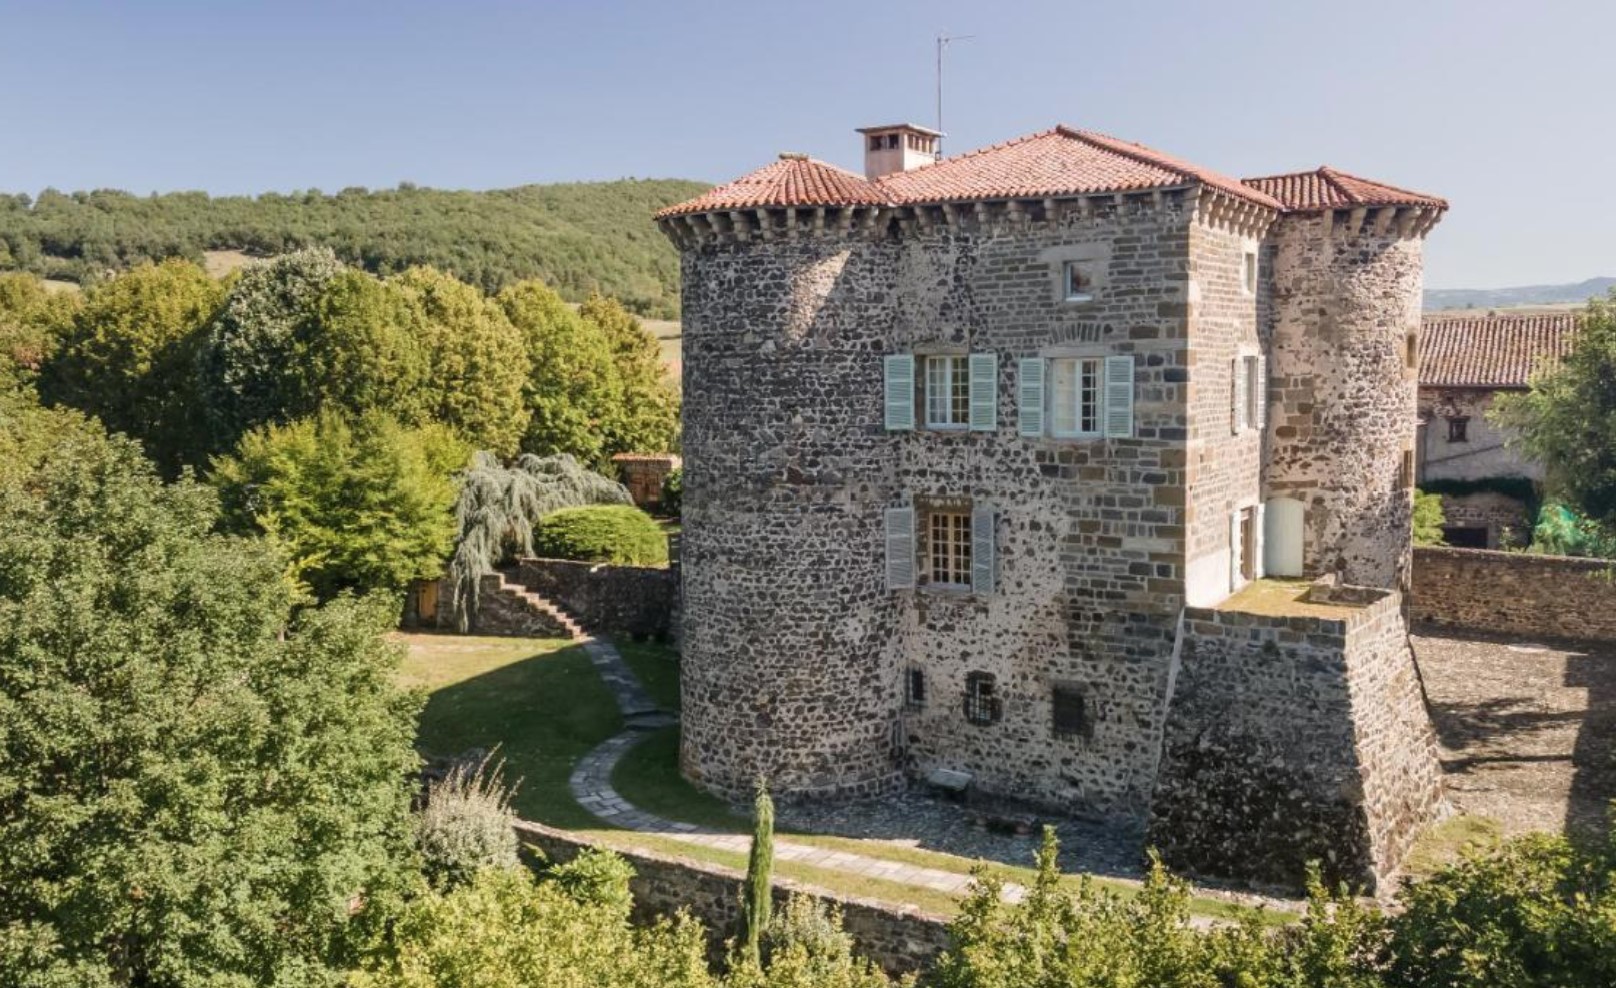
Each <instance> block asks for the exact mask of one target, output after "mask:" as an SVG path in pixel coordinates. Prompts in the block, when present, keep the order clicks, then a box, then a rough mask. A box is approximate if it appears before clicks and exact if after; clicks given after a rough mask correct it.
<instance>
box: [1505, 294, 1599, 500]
mask: <svg viewBox="0 0 1616 988" xmlns="http://www.w3.org/2000/svg"><path fill="white" fill-rule="evenodd" d="M1490 417H1491V418H1493V419H1494V420H1495V421H1496V422H1498V423H1500V424H1501V425H1503V426H1504V427H1505V428H1506V429H1508V430H1509V431H1510V432H1512V433H1513V437H1512V438H1511V439H1510V440H1509V442H1510V444H1511V445H1513V446H1516V447H1518V448H1519V449H1521V450H1522V451H1524V452H1525V453H1526V454H1527V455H1528V456H1529V457H1531V458H1532V459H1534V460H1536V461H1538V462H1539V463H1541V464H1543V466H1544V468H1545V470H1546V471H1547V474H1548V482H1547V486H1548V488H1549V491H1550V493H1551V494H1552V495H1553V496H1554V497H1556V498H1557V499H1558V500H1560V501H1563V502H1565V503H1566V504H1567V505H1569V506H1570V507H1572V508H1574V509H1575V510H1576V511H1577V512H1578V513H1580V514H1581V515H1583V516H1585V517H1586V518H1588V519H1589V520H1591V521H1593V522H1594V523H1595V524H1597V525H1599V526H1601V527H1602V528H1604V529H1605V530H1606V531H1607V532H1616V289H1613V290H1612V291H1611V294H1610V297H1609V298H1606V299H1595V300H1593V301H1590V302H1589V303H1588V310H1587V313H1586V315H1585V316H1584V318H1583V322H1582V328H1581V330H1580V331H1579V332H1578V333H1577V336H1576V340H1575V341H1574V342H1573V344H1572V347H1571V352H1570V353H1569V354H1567V355H1566V357H1565V359H1564V360H1563V361H1562V362H1561V363H1560V365H1559V366H1558V367H1555V368H1553V369H1551V370H1547V371H1544V372H1540V373H1538V374H1537V375H1536V376H1535V377H1534V378H1533V379H1532V387H1531V390H1529V391H1527V392H1525V393H1523V394H1517V395H1499V396H1498V398H1497V400H1496V401H1495V403H1494V408H1493V411H1492V412H1491V413H1490Z"/></svg>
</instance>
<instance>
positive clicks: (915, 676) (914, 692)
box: [903, 666, 926, 709]
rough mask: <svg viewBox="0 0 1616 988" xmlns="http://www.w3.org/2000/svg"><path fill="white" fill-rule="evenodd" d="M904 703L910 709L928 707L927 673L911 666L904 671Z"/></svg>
mask: <svg viewBox="0 0 1616 988" xmlns="http://www.w3.org/2000/svg"><path fill="white" fill-rule="evenodd" d="M903 702H904V703H905V704H906V705H907V706H910V707H913V708H915V709H919V708H921V707H924V706H925V705H926V672H925V670H923V669H921V668H919V667H917V666H910V667H909V668H908V669H906V670H905V671H904V677H903Z"/></svg>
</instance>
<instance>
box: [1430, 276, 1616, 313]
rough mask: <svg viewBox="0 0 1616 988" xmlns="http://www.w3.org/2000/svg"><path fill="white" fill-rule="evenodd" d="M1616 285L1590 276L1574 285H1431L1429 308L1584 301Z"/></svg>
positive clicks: (1555, 303) (1468, 307)
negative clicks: (1452, 286) (1494, 286)
mask: <svg viewBox="0 0 1616 988" xmlns="http://www.w3.org/2000/svg"><path fill="white" fill-rule="evenodd" d="M1612 287H1616V278H1589V279H1588V280H1587V281H1579V282H1577V283H1576V284H1574V285H1526V286H1523V287H1521V288H1428V289H1426V290H1425V309H1426V311H1427V312H1430V311H1433V310H1436V309H1508V308H1514V307H1517V306H1523V305H1581V304H1583V303H1584V302H1587V301H1588V300H1589V299H1590V298H1593V297H1594V296H1596V295H1599V296H1603V295H1604V294H1605V293H1606V292H1608V291H1610V290H1611V288H1612Z"/></svg>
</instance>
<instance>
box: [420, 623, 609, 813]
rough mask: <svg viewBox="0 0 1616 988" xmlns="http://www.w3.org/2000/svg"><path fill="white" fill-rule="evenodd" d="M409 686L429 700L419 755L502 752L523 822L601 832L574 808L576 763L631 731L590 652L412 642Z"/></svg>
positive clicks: (472, 640) (434, 639)
mask: <svg viewBox="0 0 1616 988" xmlns="http://www.w3.org/2000/svg"><path fill="white" fill-rule="evenodd" d="M399 638H400V639H401V640H402V641H403V642H404V643H405V644H406V645H407V646H408V647H409V655H408V656H407V657H406V659H405V661H404V668H403V670H402V680H403V682H404V683H405V684H406V685H408V686H412V687H418V688H421V689H423V690H425V691H426V692H427V703H426V708H425V709H424V710H423V711H422V712H421V726H420V737H419V747H420V749H421V750H422V751H423V752H425V753H427V754H432V755H458V754H460V753H462V752H464V751H467V750H469V749H471V748H484V749H489V750H492V749H494V748H496V747H497V748H498V749H499V757H500V758H503V759H504V760H505V772H504V776H505V779H506V780H507V781H509V782H514V783H516V784H517V790H516V797H515V799H514V800H513V804H514V806H515V808H516V812H517V814H518V815H520V816H521V817H522V818H523V819H527V820H533V821H536V822H538V823H545V824H549V825H551V826H555V827H566V828H574V829H575V828H585V827H599V826H600V825H601V823H600V821H599V820H597V819H596V818H595V817H593V816H591V815H590V814H589V813H587V812H586V811H585V810H584V809H583V807H581V806H579V805H578V804H577V803H576V802H574V801H573V798H572V795H571V793H570V792H569V791H568V789H567V776H568V775H570V774H571V772H572V766H573V763H575V762H576V761H577V760H578V759H579V758H581V757H582V756H583V755H584V754H585V753H586V752H588V751H589V750H590V749H592V748H594V747H595V746H596V745H598V744H600V743H601V742H602V741H604V740H606V739H607V738H609V737H611V736H612V735H613V734H616V733H617V732H618V731H619V730H621V729H622V726H623V721H622V717H621V716H620V715H619V714H618V712H617V705H616V703H615V702H614V701H613V700H612V695H611V693H610V692H608V691H607V689H606V687H605V685H603V684H602V683H601V681H600V677H599V676H598V675H596V673H595V669H594V667H593V666H592V665H590V664H589V656H588V655H586V654H585V653H584V650H583V649H582V648H579V647H577V646H574V645H572V644H571V643H570V642H566V641H562V640H559V639H545V638H477V637H470V636H459V635H436V634H407V635H400V636H399Z"/></svg>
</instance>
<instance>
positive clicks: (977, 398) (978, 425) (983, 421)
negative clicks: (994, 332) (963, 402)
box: [969, 353, 999, 432]
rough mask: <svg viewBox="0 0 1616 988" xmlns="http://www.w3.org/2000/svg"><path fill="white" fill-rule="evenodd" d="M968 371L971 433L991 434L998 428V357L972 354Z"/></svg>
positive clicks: (991, 354) (994, 354) (989, 354)
mask: <svg viewBox="0 0 1616 988" xmlns="http://www.w3.org/2000/svg"><path fill="white" fill-rule="evenodd" d="M969 369H970V380H971V416H970V421H971V431H972V432H992V431H993V430H995V429H997V428H998V427H999V355H998V354H996V353H973V354H971V356H970V361H969Z"/></svg>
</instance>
